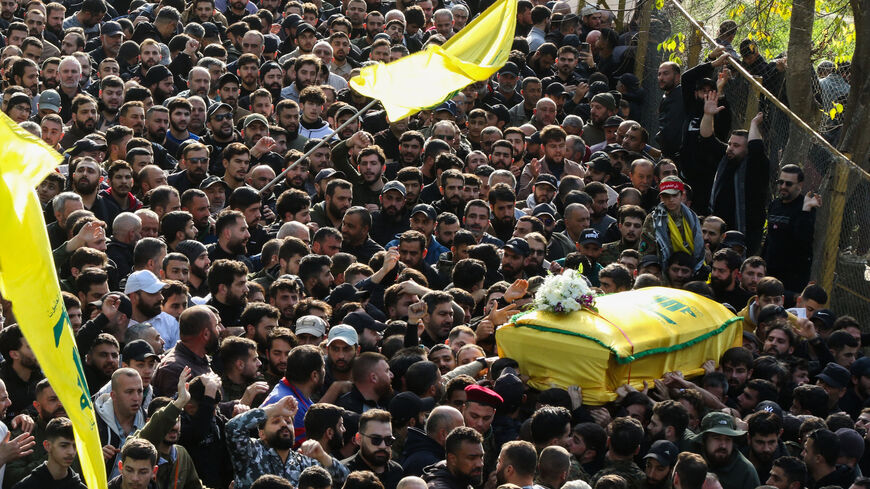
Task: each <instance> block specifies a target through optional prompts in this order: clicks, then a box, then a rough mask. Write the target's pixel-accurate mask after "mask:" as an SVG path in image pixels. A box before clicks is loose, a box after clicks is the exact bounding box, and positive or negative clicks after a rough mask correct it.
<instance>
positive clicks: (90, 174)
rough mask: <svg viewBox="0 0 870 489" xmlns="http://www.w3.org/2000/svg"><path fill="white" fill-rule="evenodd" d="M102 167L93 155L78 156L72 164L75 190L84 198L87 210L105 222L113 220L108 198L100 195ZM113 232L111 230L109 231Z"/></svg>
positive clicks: (71, 170) (83, 202)
mask: <svg viewBox="0 0 870 489" xmlns="http://www.w3.org/2000/svg"><path fill="white" fill-rule="evenodd" d="M101 171H102V169H101V168H100V165H99V164H98V163H97V162H96V161H95V160H94V159H93V158H91V157H87V156H86V157H83V158H78V159H76V160H75V161H73V164H71V165H70V172H71V174H72V188H73V191H74V192H75V193H77V194H79V195H80V196H81V198H82V205H83V206H84V208H85V209H86V210H89V211H91V212H93V213H94V216H95V217H96V218H97V219H99V220H101V221H103V222H112V214H113V213H112V210H111V207H110V205H111V204H109V203H108V202H107V200H106V198H105V197H102V196H100V195H99V192H98V191H99V189H100V179H101V178H102V175H101ZM109 232H110V233H111V231H109Z"/></svg>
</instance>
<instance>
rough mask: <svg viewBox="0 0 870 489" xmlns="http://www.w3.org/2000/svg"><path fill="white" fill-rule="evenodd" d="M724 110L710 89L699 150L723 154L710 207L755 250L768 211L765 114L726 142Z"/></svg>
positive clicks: (747, 247)
mask: <svg viewBox="0 0 870 489" xmlns="http://www.w3.org/2000/svg"><path fill="white" fill-rule="evenodd" d="M720 110H723V107H717V104H716V96H715V93H710V96H709V97H708V98H707V100H706V101H705V103H704V117H703V118H701V132H700V141H699V142H698V148H699V152H700V153H702V154H708V155H711V156H710V161H711V162H713V161H716V157H719V160H718V161H717V163H718V168H717V169H716V177H715V179H714V180H713V189H712V193H711V195H710V208H711V210H712V211H713V214H715V215H717V216H719V217H721V218H722V219H723V220H724V221H725V222H727V223H728V224H729V226H730V227H731V229H733V230H736V231H740V232H742V233H743V234H744V235H745V236H746V249H747V250H750V252H754V251H755V250H757V249H758V248H759V246H760V245H761V237H762V233H763V228H764V222H765V215H766V213H767V207H766V206H765V201H766V200H767V193H768V167H769V163H768V160H767V155H766V154H765V152H764V144H763V142H762V136H761V125H762V123H763V120H764V116H763V115H762V113H761V112H759V113H758V115H756V116H755V117H754V118H753V119H752V122H751V124H750V126H749V131H748V132H747V131H744V130H735V131H732V132H731V137H730V138H729V139H728V143H727V144H726V143H723V142H722V141H719V140H718V139H716V137H715V134H714V132H713V131H714V128H713V117H714V116H715V115H716V114H717V113H718V112H719V111H720ZM819 204H820V202H819ZM796 290H800V287H799V288H798V289H796Z"/></svg>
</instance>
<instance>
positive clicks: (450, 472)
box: [423, 426, 484, 489]
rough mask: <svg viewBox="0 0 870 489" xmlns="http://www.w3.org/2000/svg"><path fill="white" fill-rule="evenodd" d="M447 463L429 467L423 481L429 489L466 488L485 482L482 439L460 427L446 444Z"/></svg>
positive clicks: (476, 433)
mask: <svg viewBox="0 0 870 489" xmlns="http://www.w3.org/2000/svg"><path fill="white" fill-rule="evenodd" d="M444 449H445V452H446V454H447V460H444V461H441V462H438V463H437V464H435V465H432V466H429V467H426V468H425V469H424V471H423V480H425V481H426V484H427V485H428V486H429V489H467V488H468V487H471V486H475V487H476V486H479V485H481V484H482V483H483V455H484V452H483V436H481V434H480V433H478V432H477V431H476V430H474V429H472V428H469V427H466V426H459V427H457V428H455V429H454V430H453V431H451V432H450V434H449V435H447V439H446V440H445V441H444Z"/></svg>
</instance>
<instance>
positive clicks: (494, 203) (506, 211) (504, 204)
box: [488, 183, 517, 242]
mask: <svg viewBox="0 0 870 489" xmlns="http://www.w3.org/2000/svg"><path fill="white" fill-rule="evenodd" d="M488 199H489V205H490V206H491V207H492V220H491V221H490V225H491V226H492V229H493V232H494V233H495V237H496V238H498V239H500V240H501V241H503V242H507V241H508V240H509V239H510V238H511V236H513V233H514V227H515V226H516V223H517V218H516V215H515V213H514V206H515V205H516V200H517V196H516V194H515V193H514V191H513V189H512V188H510V186H509V185H508V184H506V183H497V184H495V185H494V186H493V187H492V189H491V190H490V191H489V196H488Z"/></svg>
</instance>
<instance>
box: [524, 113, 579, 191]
mask: <svg viewBox="0 0 870 489" xmlns="http://www.w3.org/2000/svg"><path fill="white" fill-rule="evenodd" d="M567 138H568V134H567V133H566V132H565V130H564V129H562V128H561V127H559V126H554V125H550V126H547V127H545V128H544V129H542V130H541V146H542V147H543V149H544V157H543V158H541V159H538V160H534V159H533V160H532V162H531V163H529V164H528V165H526V167H525V168H524V169H523V173H522V175H520V185H519V188H520V190H519V193H518V197H519V198H521V199H525V198H526V197H528V196H529V194H530V193H532V191H533V189H532V187H533V185H534V184H535V182H536V179H537V178H538V175H543V174H552V175H553V176H555V177H556V180H557V181H559V180H562V178H563V177H564V176H565V175H576V176H578V177H580V178H583V176H584V175H585V174H586V172H585V171H584V170H583V168H582V167H581V166H580V165H579V164H577V163H575V162H573V161H570V160H567V159H565V141H566V140H567Z"/></svg>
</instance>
